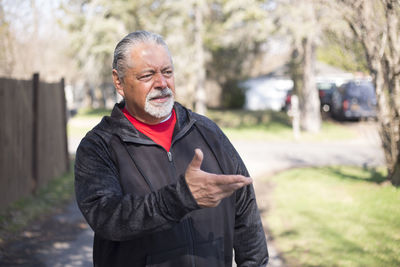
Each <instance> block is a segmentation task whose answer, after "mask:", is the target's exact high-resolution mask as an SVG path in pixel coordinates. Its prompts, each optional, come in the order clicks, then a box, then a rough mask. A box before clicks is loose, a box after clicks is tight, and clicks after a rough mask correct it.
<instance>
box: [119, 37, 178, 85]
mask: <svg viewBox="0 0 400 267" xmlns="http://www.w3.org/2000/svg"><path fill="white" fill-rule="evenodd" d="M141 43H154V44H158V45H161V46H163V47H164V48H165V49H166V50H167V53H168V55H169V57H170V59H171V62H172V58H171V54H170V52H169V49H168V46H167V44H166V43H165V42H164V40H163V38H162V37H161V36H160V35H158V34H156V33H152V32H147V31H135V32H131V33H130V34H128V35H127V36H125V37H124V38H123V39H122V40H121V41H119V43H118V44H117V46H116V47H115V50H114V60H113V66H112V67H113V69H115V70H116V71H117V73H118V77H119V78H120V79H123V78H124V75H125V70H126V68H127V65H128V63H129V62H128V58H129V54H130V52H131V50H132V47H133V46H135V45H138V44H141Z"/></svg>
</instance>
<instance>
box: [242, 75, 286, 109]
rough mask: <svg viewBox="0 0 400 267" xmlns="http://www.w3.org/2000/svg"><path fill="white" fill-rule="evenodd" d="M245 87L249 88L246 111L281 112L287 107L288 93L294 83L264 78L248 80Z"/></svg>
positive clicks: (244, 84) (283, 79)
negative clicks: (267, 110) (266, 110)
mask: <svg viewBox="0 0 400 267" xmlns="http://www.w3.org/2000/svg"><path fill="white" fill-rule="evenodd" d="M243 86H244V87H245V88H247V91H246V101H245V106H244V107H245V109H247V110H265V109H270V110H274V111H280V110H282V109H283V108H284V106H285V98H286V94H287V92H288V91H289V90H291V89H292V88H293V81H292V80H290V79H286V78H270V77H267V78H265V77H262V78H255V79H251V80H248V81H246V82H244V83H243Z"/></svg>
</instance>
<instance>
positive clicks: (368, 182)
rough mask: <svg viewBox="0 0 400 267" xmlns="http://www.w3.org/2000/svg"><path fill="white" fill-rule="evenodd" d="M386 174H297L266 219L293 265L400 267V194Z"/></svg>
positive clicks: (283, 180) (343, 170)
mask: <svg viewBox="0 0 400 267" xmlns="http://www.w3.org/2000/svg"><path fill="white" fill-rule="evenodd" d="M385 175H386V173H385V171H383V170H363V169H360V168H356V167H324V168H304V169H293V170H289V171H286V172H283V173H281V174H279V175H276V176H274V177H271V178H268V179H267V181H269V182H271V183H272V184H273V185H274V189H273V192H272V195H271V208H270V210H269V211H268V214H267V215H266V216H265V217H264V218H263V219H264V220H265V224H266V225H268V228H269V229H270V230H271V232H272V235H273V237H274V239H275V244H276V246H277V248H278V250H279V251H280V252H282V254H283V257H284V258H285V259H286V260H287V262H288V265H289V266H360V267H361V266H400V206H399V200H400V190H399V189H398V188H395V187H393V186H391V185H389V184H387V183H382V182H383V181H384V180H385Z"/></svg>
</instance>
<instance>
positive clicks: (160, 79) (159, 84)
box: [155, 72, 167, 89]
mask: <svg viewBox="0 0 400 267" xmlns="http://www.w3.org/2000/svg"><path fill="white" fill-rule="evenodd" d="M155 87H156V88H160V89H164V88H165V87H167V80H166V79H165V77H164V75H163V74H162V73H160V72H158V73H156V75H155Z"/></svg>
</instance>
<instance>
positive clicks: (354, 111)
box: [332, 81, 376, 119]
mask: <svg viewBox="0 0 400 267" xmlns="http://www.w3.org/2000/svg"><path fill="white" fill-rule="evenodd" d="M332 116H333V117H334V118H337V119H361V118H375V117H376V97H375V89H374V86H373V85H372V83H371V82H370V81H351V82H348V83H345V84H343V85H341V86H340V87H339V88H337V89H335V90H334V91H333V93H332Z"/></svg>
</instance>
